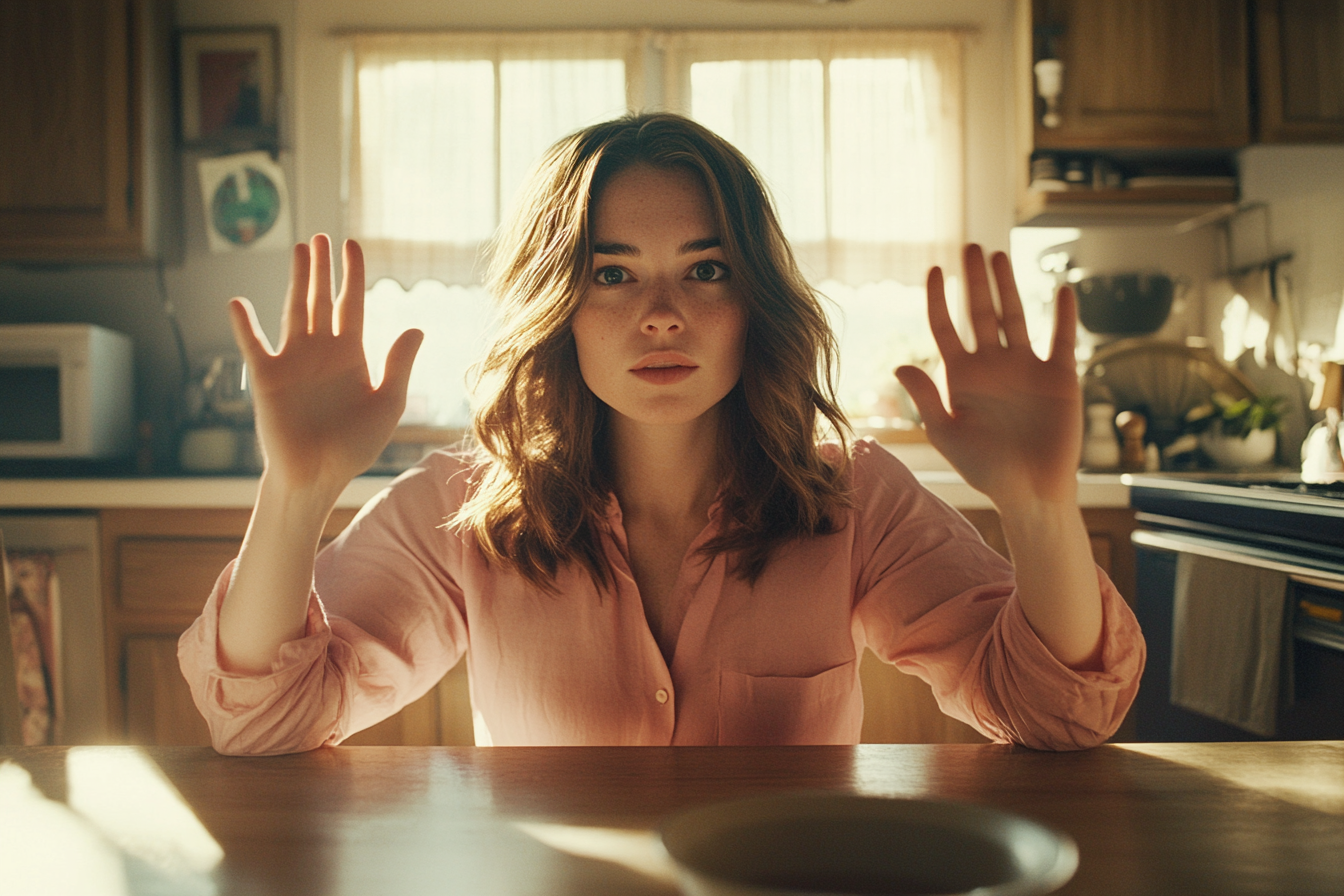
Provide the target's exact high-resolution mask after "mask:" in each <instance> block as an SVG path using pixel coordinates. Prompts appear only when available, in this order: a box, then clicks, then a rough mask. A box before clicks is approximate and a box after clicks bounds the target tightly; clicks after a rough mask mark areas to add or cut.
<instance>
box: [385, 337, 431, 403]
mask: <svg viewBox="0 0 1344 896" xmlns="http://www.w3.org/2000/svg"><path fill="white" fill-rule="evenodd" d="M424 341H425V334H424V332H423V331H422V330H407V331H406V332H405V333H402V334H401V335H400V336H398V337H397V341H396V342H394V343H392V347H391V348H390V349H388V350H387V363H386V364H384V365H383V381H382V382H381V383H379V384H378V391H379V392H388V393H390V394H391V395H392V396H393V397H394V398H396V400H397V401H398V402H401V403H403V404H404V403H405V401H406V387H407V385H408V384H409V383H410V381H411V367H412V366H413V365H414V364H415V356H416V354H417V353H418V352H419V351H420V346H421V345H422V344H423V343H424Z"/></svg>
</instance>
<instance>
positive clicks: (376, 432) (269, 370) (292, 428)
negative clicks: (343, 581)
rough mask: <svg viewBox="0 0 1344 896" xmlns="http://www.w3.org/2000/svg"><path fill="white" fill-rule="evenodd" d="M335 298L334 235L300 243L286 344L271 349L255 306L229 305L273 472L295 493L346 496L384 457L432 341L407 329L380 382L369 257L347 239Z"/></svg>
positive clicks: (287, 305) (292, 273) (284, 327)
mask: <svg viewBox="0 0 1344 896" xmlns="http://www.w3.org/2000/svg"><path fill="white" fill-rule="evenodd" d="M342 258H343V268H344V273H343V277H342V282H341V291H340V294H339V295H337V296H336V297H335V299H334V300H333V297H332V274H331V240H330V239H329V238H328V237H327V236H326V235H325V234H318V235H317V236H315V237H313V239H312V241H311V243H309V244H307V245H305V244H303V243H300V244H298V245H296V246H295V247H294V257H293V265H292V268H291V270H290V277H289V292H288V293H287V295H286V297H285V307H284V313H283V317H282V320H281V327H280V329H281V333H280V347H279V349H278V350H272V349H271V345H270V342H269V340H268V339H267V338H266V334H265V333H264V332H263V331H262V329H261V326H260V324H259V323H258V321H257V315H256V311H255V310H254V309H253V307H252V304H251V303H250V302H249V301H248V300H247V299H243V298H235V299H233V300H232V301H231V302H230V303H229V322H230V324H231V325H232V327H233V335H234V340H235V341H236V342H237V344H238V348H239V350H240V351H241V352H242V355H243V360H244V361H245V362H246V364H247V367H248V379H249V385H250V388H251V391H252V396H253V404H254V407H255V410H256V421H257V436H258V438H259V439H260V442H261V449H262V453H263V454H264V456H265V462H266V468H265V469H266V473H265V475H266V477H267V478H268V479H270V480H271V481H272V482H273V484H276V485H279V486H281V487H282V488H287V489H317V490H319V491H322V492H327V493H333V494H332V497H333V498H334V496H335V495H334V493H339V492H340V490H341V489H343V488H345V486H346V485H347V484H348V483H349V482H350V480H351V479H353V478H354V477H356V476H358V475H359V474H360V473H363V472H364V471H365V470H366V469H368V468H369V466H370V465H371V464H372V463H373V462H374V461H375V460H377V458H378V455H379V454H380V453H381V452H382V450H383V448H385V447H386V446H387V442H388V439H390V438H391V436H392V430H393V429H394V428H395V427H396V425H397V421H398V420H399V419H401V414H402V411H403V410H404V409H405V406H406V387H407V383H408V382H409V380H410V376H411V365H412V363H413V362H414V360H415V355H416V352H417V351H418V350H419V348H420V343H421V342H422V341H423V339H424V334H423V333H422V332H421V331H419V330H407V331H406V332H404V333H402V334H401V336H399V337H398V338H397V341H396V342H395V343H394V344H393V345H392V348H391V350H390V351H389V352H388V355H387V364H386V366H385V373H384V374H383V380H382V382H381V383H380V384H379V385H378V386H377V387H376V388H375V387H374V386H373V384H372V382H371V380H370V378H369V369H368V364H367V362H366V361H365V356H364V342H363V339H364V254H363V252H362V251H361V250H360V248H359V244H358V243H356V242H354V241H353V240H346V242H345V246H344V252H343V256H342Z"/></svg>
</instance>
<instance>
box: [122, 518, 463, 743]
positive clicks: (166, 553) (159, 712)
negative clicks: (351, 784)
mask: <svg viewBox="0 0 1344 896" xmlns="http://www.w3.org/2000/svg"><path fill="white" fill-rule="evenodd" d="M248 516H249V511H246V510H180V509H173V510H107V511H104V512H103V514H102V542H103V544H102V556H103V577H104V581H103V594H104V614H105V619H106V626H107V642H106V648H107V663H108V675H107V680H108V689H109V692H108V712H109V715H110V716H111V719H110V724H109V726H108V727H109V729H110V730H111V731H112V732H113V736H114V737H121V738H123V739H124V740H126V741H127V742H129V743H136V744H156V745H202V744H209V743H210V736H209V732H208V731H207V730H206V727H205V722H204V720H202V718H201V715H200V713H199V712H198V711H197V709H196V706H195V704H194V703H193V702H192V699H191V693H190V691H189V689H188V688H187V683H186V681H185V680H184V679H183V678H182V673H181V671H180V670H179V669H178V664H177V639H178V637H179V636H180V635H181V634H182V632H183V631H185V630H186V628H187V627H188V626H189V625H190V624H191V622H192V620H194V619H195V618H196V617H197V615H199V613H200V611H201V607H202V606H203V605H204V603H205V598H206V597H207V596H208V595H209V593H210V590H211V588H212V587H213V586H214V584H215V580H216V579H217V578H218V576H219V574H220V572H221V571H222V570H223V569H224V566H225V564H226V563H228V561H229V560H231V559H232V558H233V557H235V556H237V553H238V548H239V545H240V544H241V542H242V537H243V533H244V532H245V531H246V528H247V520H248ZM353 516H354V511H353V510H337V511H335V512H334V513H333V514H332V516H331V519H330V520H328V521H327V528H326V533H325V534H326V536H327V537H332V536H334V535H336V534H337V533H338V532H340V530H341V529H342V528H344V527H345V525H346V524H347V523H348V522H349V521H350V519H351V518H352V517H353ZM346 743H350V744H416V745H428V744H470V743H472V730H471V708H470V699H469V697H468V695H467V679H466V664H465V663H459V664H458V666H457V668H455V669H454V670H453V671H451V672H450V673H449V674H448V675H447V676H445V677H444V679H443V681H442V682H440V684H439V685H438V687H436V688H435V689H434V690H431V691H430V692H429V693H428V694H426V695H425V696H424V697H422V698H421V699H420V700H418V701H416V702H415V703H412V704H411V705H410V706H407V707H406V708H404V709H403V710H402V711H401V712H400V713H398V714H397V715H395V716H393V717H392V718H390V719H387V720H386V721H384V722H381V723H379V724H378V725H375V726H373V727H372V728H369V729H367V730H365V731H361V732H359V733H358V734H356V735H354V736H353V737H351V738H350V739H349V740H347V741H346Z"/></svg>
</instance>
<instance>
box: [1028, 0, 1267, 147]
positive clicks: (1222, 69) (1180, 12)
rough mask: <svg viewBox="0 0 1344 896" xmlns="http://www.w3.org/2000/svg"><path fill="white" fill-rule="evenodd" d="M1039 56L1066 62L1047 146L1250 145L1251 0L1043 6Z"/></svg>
mask: <svg viewBox="0 0 1344 896" xmlns="http://www.w3.org/2000/svg"><path fill="white" fill-rule="evenodd" d="M1032 12H1033V28H1034V31H1035V35H1036V51H1035V53H1036V56H1035V58H1037V59H1039V58H1042V56H1041V54H1042V53H1043V52H1045V50H1046V47H1045V46H1044V44H1045V43H1047V42H1048V43H1050V44H1051V45H1052V48H1053V50H1054V51H1055V53H1056V54H1057V56H1058V58H1059V59H1060V60H1061V61H1062V62H1063V63H1064V75H1063V90H1062V93H1061V94H1060V107H1059V112H1060V116H1061V124H1060V126H1059V127H1057V128H1047V127H1045V126H1044V125H1042V124H1041V116H1040V112H1041V109H1040V108H1039V103H1040V100H1037V103H1038V109H1037V115H1036V125H1035V137H1036V141H1035V145H1036V147H1037V148H1040V149H1071V148H1125V147H1132V148H1142V147H1153V148H1163V149H1170V148H1177V147H1236V146H1242V145H1244V144H1246V143H1247V142H1248V141H1249V139H1250V112H1249V104H1248V98H1247V53H1248V49H1247V47H1248V44H1247V21H1246V2H1245V0H1118V2H1110V0H1034V2H1033V6H1032Z"/></svg>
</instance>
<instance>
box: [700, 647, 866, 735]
mask: <svg viewBox="0 0 1344 896" xmlns="http://www.w3.org/2000/svg"><path fill="white" fill-rule="evenodd" d="M862 728H863V694H862V691H860V690H859V676H858V661H857V660H850V661H849V662H847V663H841V664H840V665H838V666H832V667H831V668H829V669H827V670H825V671H824V672H818V673H817V674H816V675H806V676H786V675H748V674H746V673H744V672H729V671H721V672H720V673H719V743H720V744H723V745H766V744H856V743H858V742H859V732H860V731H861V730H862Z"/></svg>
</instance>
